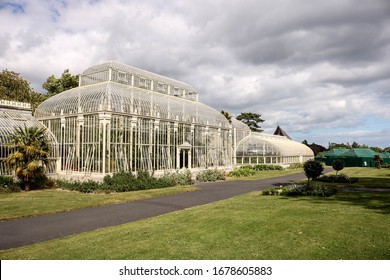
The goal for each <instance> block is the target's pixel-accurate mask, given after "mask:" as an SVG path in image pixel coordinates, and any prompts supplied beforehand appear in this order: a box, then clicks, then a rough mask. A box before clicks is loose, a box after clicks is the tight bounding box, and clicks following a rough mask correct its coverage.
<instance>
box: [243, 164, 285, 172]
mask: <svg viewBox="0 0 390 280" xmlns="http://www.w3.org/2000/svg"><path fill="white" fill-rule="evenodd" d="M248 168H250V169H253V170H255V171H264V170H283V167H281V166H280V165H272V164H256V165H254V166H251V165H249V166H248Z"/></svg>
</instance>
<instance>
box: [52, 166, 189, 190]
mask: <svg viewBox="0 0 390 280" xmlns="http://www.w3.org/2000/svg"><path fill="white" fill-rule="evenodd" d="M191 184H193V181H192V179H191V172H189V170H188V171H187V172H184V173H180V172H176V173H172V174H167V175H164V176H163V177H160V178H156V177H153V174H151V173H149V172H148V171H139V172H138V173H137V174H133V173H131V172H119V173H115V174H114V175H112V176H110V175H107V176H105V177H104V178H103V182H102V183H101V182H96V181H92V180H89V181H84V182H78V181H65V180H58V181H57V186H58V187H59V188H63V189H68V190H72V191H79V192H83V193H99V192H105V193H110V192H129V191H138V190H147V189H158V188H166V187H172V186H175V185H191Z"/></svg>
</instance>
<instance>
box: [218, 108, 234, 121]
mask: <svg viewBox="0 0 390 280" xmlns="http://www.w3.org/2000/svg"><path fill="white" fill-rule="evenodd" d="M221 114H222V115H224V117H225V118H226V119H227V120H228V122H229V123H232V116H231V115H230V114H229V112H226V111H223V110H222V111H221Z"/></svg>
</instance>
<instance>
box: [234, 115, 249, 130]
mask: <svg viewBox="0 0 390 280" xmlns="http://www.w3.org/2000/svg"><path fill="white" fill-rule="evenodd" d="M231 121H232V126H233V127H235V128H236V129H239V130H246V131H250V130H251V129H250V128H249V126H247V125H246V124H245V123H243V122H242V121H239V120H237V119H236V118H233V117H232V118H231Z"/></svg>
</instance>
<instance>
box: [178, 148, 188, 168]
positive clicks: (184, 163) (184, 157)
mask: <svg viewBox="0 0 390 280" xmlns="http://www.w3.org/2000/svg"><path fill="white" fill-rule="evenodd" d="M179 167H180V169H181V168H188V150H180V166H179Z"/></svg>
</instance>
